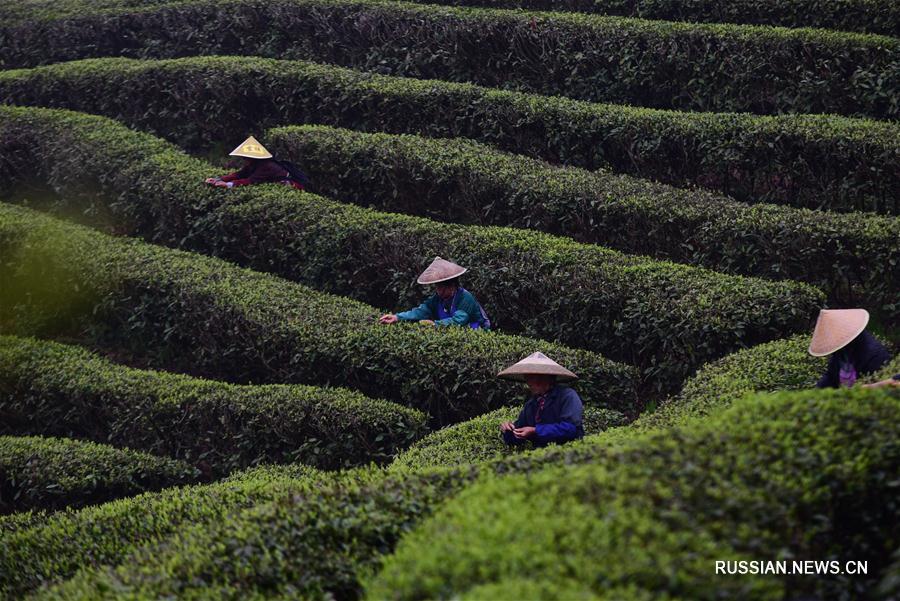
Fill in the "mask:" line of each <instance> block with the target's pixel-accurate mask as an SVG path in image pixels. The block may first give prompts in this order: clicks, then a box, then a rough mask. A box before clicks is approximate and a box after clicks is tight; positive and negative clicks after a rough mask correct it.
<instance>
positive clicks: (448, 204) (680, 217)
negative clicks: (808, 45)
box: [265, 125, 900, 319]
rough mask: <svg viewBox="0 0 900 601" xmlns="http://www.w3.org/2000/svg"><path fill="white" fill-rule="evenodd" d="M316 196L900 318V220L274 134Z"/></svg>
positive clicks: (485, 159) (320, 133) (336, 136)
mask: <svg viewBox="0 0 900 601" xmlns="http://www.w3.org/2000/svg"><path fill="white" fill-rule="evenodd" d="M265 139H266V143H267V144H268V148H269V149H270V150H272V152H274V153H275V154H276V155H277V156H280V157H283V158H286V159H290V160H292V161H295V162H298V163H299V164H302V165H303V168H304V170H305V171H306V172H307V173H308V175H309V176H310V178H311V179H312V181H313V182H314V183H315V190H316V191H317V192H319V193H321V194H324V195H326V196H329V197H332V198H339V199H340V200H342V201H347V202H353V203H355V204H360V205H363V206H366V205H370V204H375V205H376V206H377V207H378V208H379V209H382V210H389V211H395V212H402V213H407V214H417V215H423V216H427V217H430V218H433V219H438V220H441V221H453V222H456V223H461V222H462V223H474V224H495V225H507V226H513V227H523V228H533V229H538V230H541V231H545V232H548V233H551V234H557V235H566V236H571V237H573V238H575V239H576V240H579V241H581V242H588V243H592V244H603V245H606V246H612V247H614V248H617V249H620V250H624V251H627V252H629V253H636V254H649V255H652V256H655V257H660V258H665V259H670V260H674V261H681V262H685V263H690V264H697V265H702V266H705V267H709V268H711V269H716V270H717V271H727V272H731V273H740V274H743V275H753V276H762V277H770V278H776V279H781V278H791V279H795V280H801V281H805V282H809V283H811V284H814V285H816V286H819V287H821V288H823V289H825V290H828V291H829V296H830V298H831V299H833V300H834V302H835V304H838V305H840V304H853V303H856V304H859V303H860V302H861V301H860V299H863V300H862V302H863V304H865V305H866V306H867V307H869V309H870V310H875V311H876V312H881V313H884V314H885V315H887V316H888V317H889V318H890V317H897V318H898V319H900V219H898V218H894V217H881V216H874V215H860V214H853V215H838V214H826V213H823V212H821V211H809V210H798V209H793V208H787V207H778V206H772V205H756V206H753V207H749V206H747V205H745V204H743V203H739V202H735V201H733V200H731V199H729V198H727V197H723V196H720V195H716V194H714V193H705V192H701V191H698V190H683V189H678V188H671V187H669V186H666V185H664V184H656V183H652V182H648V181H643V180H637V179H634V178H631V177H629V176H623V175H614V174H611V173H608V172H603V171H594V172H588V171H584V170H582V169H578V168H559V167H556V166H551V165H548V164H546V163H542V162H539V161H536V160H532V159H528V158H525V157H522V156H519V155H511V154H507V153H505V152H501V151H497V150H495V149H493V148H491V147H489V146H485V145H483V144H479V143H477V142H472V141H470V140H460V139H449V140H448V139H441V140H435V139H431V138H424V137H420V136H409V135H403V136H397V135H390V134H370V133H361V132H356V131H352V130H346V129H335V128H330V127H325V126H315V125H307V126H292V127H282V128H275V129H271V130H269V131H268V132H267V133H266V135H265Z"/></svg>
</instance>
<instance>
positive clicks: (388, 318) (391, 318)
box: [378, 313, 400, 324]
mask: <svg viewBox="0 0 900 601" xmlns="http://www.w3.org/2000/svg"><path fill="white" fill-rule="evenodd" d="M398 321H400V319H399V318H398V317H397V316H396V315H394V314H393V313H388V314H387V315H382V316H381V317H379V318H378V323H384V324H391V323H397V322H398Z"/></svg>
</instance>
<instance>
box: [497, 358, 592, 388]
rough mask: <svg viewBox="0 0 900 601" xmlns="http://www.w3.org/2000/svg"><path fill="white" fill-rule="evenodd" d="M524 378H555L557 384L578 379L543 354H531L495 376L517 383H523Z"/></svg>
mask: <svg viewBox="0 0 900 601" xmlns="http://www.w3.org/2000/svg"><path fill="white" fill-rule="evenodd" d="M525 376H556V381H557V382H571V381H572V380H577V379H578V376H576V375H575V374H574V373H572V372H570V371H569V370H568V369H566V368H565V367H563V366H562V365H560V364H559V363H557V362H556V361H554V360H553V359H551V358H550V357H548V356H547V355H545V354H544V353H532V354H530V355H528V356H527V357H525V358H524V359H522V360H521V361H519V362H518V363H516V364H514V365H510V366H509V367H507V368H506V369H504V370H503V371H501V372H500V373H499V374H497V377H498V378H504V379H506V380H515V381H517V382H524V381H525Z"/></svg>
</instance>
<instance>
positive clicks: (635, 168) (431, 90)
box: [0, 13, 900, 213]
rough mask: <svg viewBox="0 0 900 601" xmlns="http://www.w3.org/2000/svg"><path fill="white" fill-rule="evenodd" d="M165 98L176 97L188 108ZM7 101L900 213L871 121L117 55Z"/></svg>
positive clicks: (207, 140)
mask: <svg viewBox="0 0 900 601" xmlns="http://www.w3.org/2000/svg"><path fill="white" fill-rule="evenodd" d="M223 14H224V13H223ZM223 73H227V74H229V77H230V78H232V79H233V80H234V81H246V80H253V81H254V92H253V93H254V96H253V99H252V101H248V98H247V97H246V96H245V94H244V90H245V86H239V85H235V86H229V87H226V88H223V87H222V85H221V76H222V75H221V74H223ZM161 89H166V90H169V89H173V90H178V94H179V99H180V102H179V103H178V105H174V106H173V105H172V103H171V94H169V93H162V92H161V91H160V90H161ZM0 100H2V101H3V102H6V103H19V104H41V105H44V106H56V107H62V108H70V109H75V110H81V111H85V112H91V113H102V114H105V115H109V116H111V117H115V118H116V119H121V120H124V121H125V122H127V123H128V124H129V125H131V126H135V127H139V128H142V129H150V130H152V131H159V132H163V133H164V134H165V135H166V136H168V137H169V138H170V139H173V140H177V141H178V143H179V144H181V145H183V146H186V147H189V148H195V149H196V148H202V149H203V150H208V149H209V148H210V147H216V148H222V146H223V145H224V143H223V140H226V139H229V138H230V137H232V136H234V132H235V131H260V130H261V129H263V128H266V127H272V126H279V125H285V124H290V123H304V122H313V123H321V124H329V125H339V126H343V127H351V128H354V129H361V130H369V131H372V130H376V131H389V132H394V133H416V134H421V135H428V136H432V137H442V138H446V137H466V138H472V139H477V140H481V141H483V142H487V143H490V144H495V145H497V146H499V147H501V148H504V149H506V150H510V151H513V152H517V153H520V154H524V155H529V156H533V157H537V158H543V159H545V160H549V161H551V162H555V163H562V164H566V165H573V166H580V167H585V168H588V169H595V168H598V167H609V168H611V169H613V170H614V171H617V172H620V173H630V174H633V175H637V176H640V177H644V178H647V179H652V180H655V181H660V182H663V183H670V184H675V185H679V186H700V187H704V188H708V189H712V190H717V191H721V192H724V193H725V194H728V195H731V196H733V197H735V198H737V199H738V200H748V201H753V202H778V203H783V204H795V205H800V206H810V207H818V206H822V205H825V206H838V205H846V206H852V207H855V208H860V209H864V210H866V209H869V210H881V211H886V212H890V211H891V210H893V211H894V212H895V213H896V212H898V211H900V208H898V206H897V204H896V202H895V201H896V199H897V198H898V190H900V174H898V173H897V170H896V169H895V168H894V166H895V165H896V162H897V157H898V155H900V141H898V140H900V135H898V126H897V125H896V124H892V123H885V122H875V121H870V120H857V119H847V118H841V117H835V116H821V115H819V116H817V115H785V116H781V117H758V116H752V115H747V114H734V113H717V114H710V113H708V114H698V113H685V112H675V111H660V110H654V109H638V108H633V107H628V106H621V105H600V104H589V103H585V102H578V101H572V100H567V99H563V98H556V97H546V96H538V95H533V94H523V93H520V92H510V91H500V90H496V89H491V88H483V87H477V86H473V85H469V84H456V83H448V82H443V81H436V80H430V81H422V80H416V79H409V78H400V77H389V76H381V75H372V74H368V73H361V72H359V71H353V70H350V69H344V68H339V67H334V66H329V65H320V64H315V63H309V62H300V61H293V62H292V61H276V60H271V59H259V58H247V57H201V58H185V59H178V60H167V61H135V60H131V59H124V58H109V59H94V60H85V61H77V62H74V63H67V64H63V65H53V66H49V67H43V68H40V69H32V70H10V71H4V72H0ZM249 106H252V107H253V110H252V111H249V110H248V108H247V107H249ZM220 114H228V115H229V119H227V120H224V121H223V120H221V119H218V118H217V116H218V115H220ZM229 148H230V146H229ZM224 150H225V151H227V150H228V149H227V148H225V149H224ZM891 203H893V204H891ZM879 207H880V208H879ZM891 207H893V208H891Z"/></svg>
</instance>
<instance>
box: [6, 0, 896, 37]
mask: <svg viewBox="0 0 900 601" xmlns="http://www.w3.org/2000/svg"><path fill="white" fill-rule="evenodd" d="M416 1H417V2H422V3H424V4H442V5H452V6H491V7H496V8H527V9H531V10H554V11H576V12H585V13H597V14H603V15H618V16H622V17H637V18H644V19H661V20H666V21H690V22H694V23H736V24H745V25H774V26H782V27H818V28H824V29H839V30H843V31H856V32H859V33H877V34H884V35H896V34H897V32H898V31H900V7H898V6H897V4H896V3H894V2H890V1H889V0H888V1H884V0H875V1H873V0H844V1H843V2H825V3H823V2H821V1H820V0H765V1H763V2H759V1H754V2H747V1H740V0H738V1H735V0H732V1H730V2H711V1H704V2H699V1H697V2H687V3H686V2H680V1H678V0H416ZM171 2H172V0H90V2H88V3H85V1H84V0H60V1H57V2H53V3H52V5H43V6H42V5H35V4H34V3H33V2H29V3H22V2H19V1H18V0H12V1H6V2H0V9H2V11H3V16H4V20H5V21H6V22H7V23H8V24H9V25H12V24H21V23H22V22H24V21H36V20H49V19H60V18H63V17H72V16H76V15H78V14H81V13H83V12H84V11H85V10H86V9H90V10H91V11H99V10H103V9H116V8H119V9H128V8H138V7H146V6H148V5H159V4H168V3H171Z"/></svg>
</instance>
